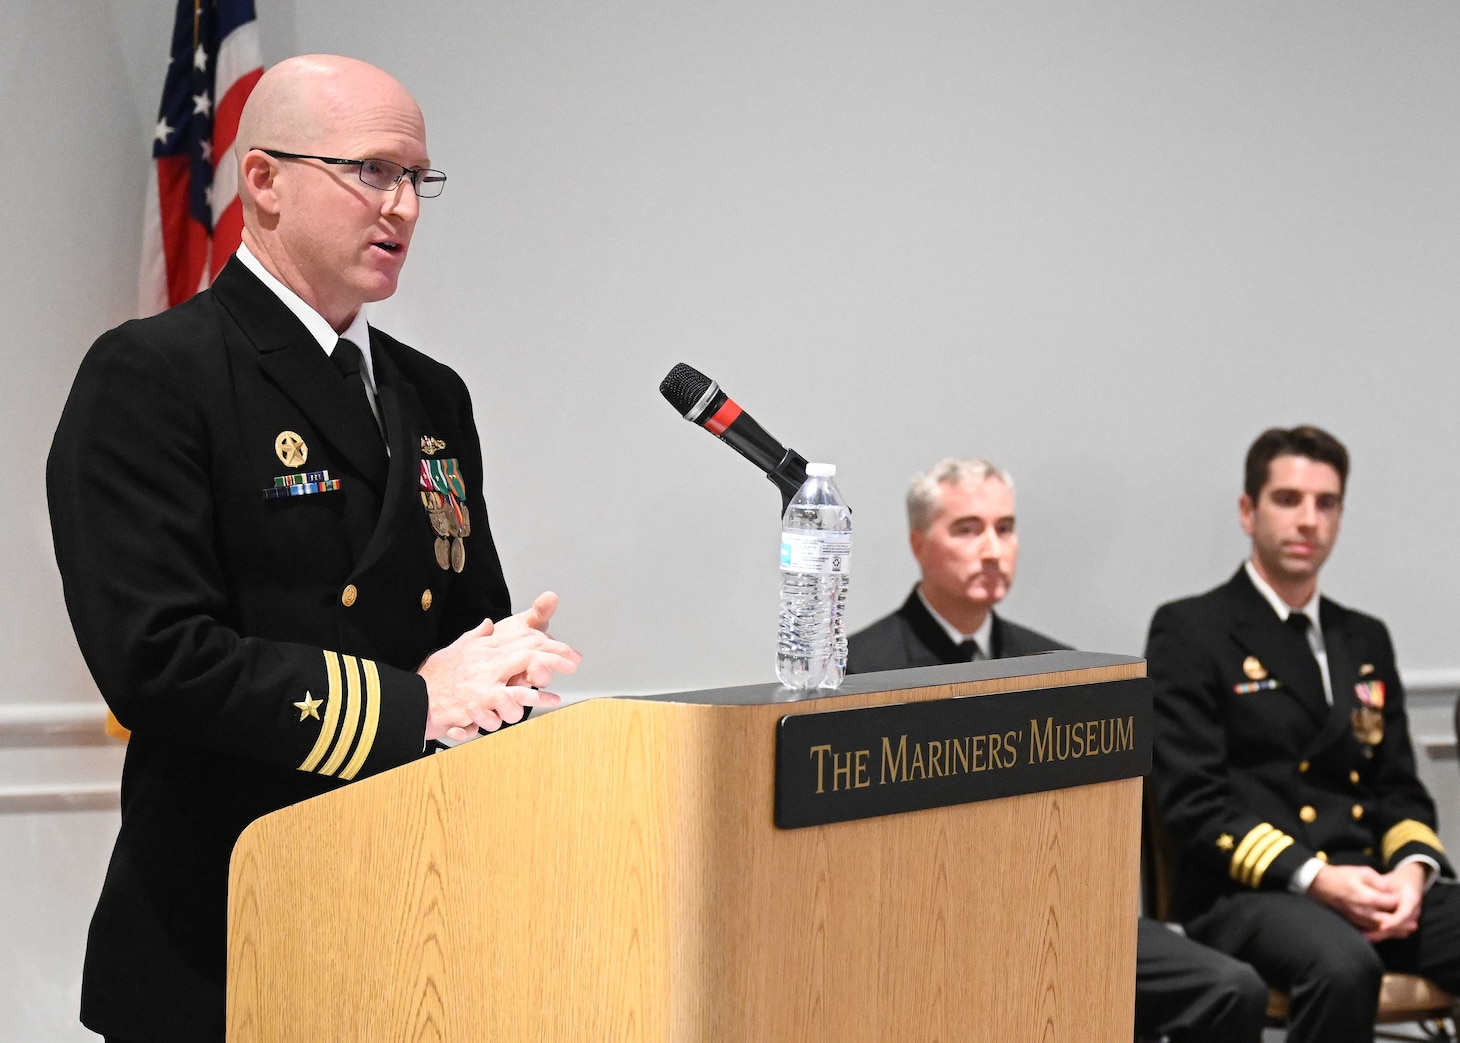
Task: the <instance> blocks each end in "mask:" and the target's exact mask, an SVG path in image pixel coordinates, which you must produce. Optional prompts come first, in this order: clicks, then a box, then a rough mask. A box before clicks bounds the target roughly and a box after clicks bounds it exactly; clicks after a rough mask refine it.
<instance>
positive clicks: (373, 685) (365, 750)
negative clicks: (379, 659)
mask: <svg viewBox="0 0 1460 1043" xmlns="http://www.w3.org/2000/svg"><path fill="white" fill-rule="evenodd" d="M360 665H361V666H362V667H364V669H365V726H364V728H362V729H361V731H360V744H359V745H358V746H356V747H355V754H354V756H352V757H351V758H350V763H349V764H346V765H345V770H344V771H342V772H340V778H342V779H353V778H354V777H355V773H356V772H358V771H359V770H360V768H361V766H362V765H363V764H364V763H365V758H366V757H368V756H370V748H371V747H372V746H374V745H375V730H376V729H377V728H378V727H379V726H380V671H378V670H376V669H375V663H374V662H373V661H371V660H369V659H362V660H360Z"/></svg>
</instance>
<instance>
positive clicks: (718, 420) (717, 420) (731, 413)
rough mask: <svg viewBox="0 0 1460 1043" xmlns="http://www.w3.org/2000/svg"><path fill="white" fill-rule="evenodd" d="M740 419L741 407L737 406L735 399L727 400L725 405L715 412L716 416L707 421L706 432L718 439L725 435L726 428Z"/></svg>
mask: <svg viewBox="0 0 1460 1043" xmlns="http://www.w3.org/2000/svg"><path fill="white" fill-rule="evenodd" d="M738 419H740V407H739V406H737V405H736V404H735V400H734V399H733V398H726V399H725V404H724V405H723V406H721V407H720V408H719V409H717V410H715V415H714V416H712V417H710V419H708V420H706V421H705V430H706V431H708V432H710V434H712V435H715V436H717V437H718V436H719V435H723V434H724V433H725V428H727V427H729V426H730V425H731V424H733V423H735V421H736V420H738Z"/></svg>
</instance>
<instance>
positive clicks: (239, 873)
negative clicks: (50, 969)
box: [228, 652, 1150, 1043]
mask: <svg viewBox="0 0 1460 1043" xmlns="http://www.w3.org/2000/svg"><path fill="white" fill-rule="evenodd" d="M1144 676H1145V663H1144V661H1142V660H1140V659H1131V658H1126V657H1122V656H1113V655H1097V654H1087V653H1076V652H1060V653H1051V654H1047V655H1042V656H1031V657H1026V658H1021V659H1010V660H997V661H993V662H983V663H976V664H969V665H967V666H954V667H935V668H929V669H924V670H910V671H901V672H897V673H886V674H867V675H860V676H854V677H851V678H848V680H847V682H846V684H845V685H844V686H843V688H842V689H840V690H838V691H837V692H835V693H813V696H812V697H811V698H803V699H799V700H796V701H787V700H788V698H789V693H788V692H787V691H786V690H785V689H780V688H779V687H777V686H775V685H759V686H752V687H747V688H732V689H722V690H718V691H710V692H697V693H690V694H685V695H677V696H654V697H646V698H640V699H623V698H613V699H596V700H589V701H585V702H581V703H577V704H574V705H570V706H566V707H564V708H562V709H560V710H557V711H555V712H552V713H548V714H544V715H541V716H540V717H534V718H533V719H532V720H529V721H528V722H526V723H524V724H522V725H520V726H518V727H515V728H511V729H509V730H507V731H505V732H503V733H501V734H499V735H495V736H491V737H488V738H485V739H482V740H479V741H477V742H474V743H469V744H467V745H465V746H463V747H461V748H458V749H455V750H452V751H449V752H446V753H441V754H438V755H436V756H434V757H429V758H426V759H424V760H421V761H418V762H415V763H413V764H409V765H406V766H404V767H401V768H398V769H395V770H393V771H388V772H385V773H383V774H380V775H377V776H375V777H373V778H369V779H365V780H362V781H360V782H358V783H355V784H353V785H350V786H347V787H344V788H343V789H340V790H338V791H336V792H334V793H330V794H328V795H326V796H323V797H319V798H316V799H314V800H309V801H306V802H304V803H302V804H298V805H295V806H294V807H290V808H286V809H284V810H282V811H278V812H276V813H274V814H271V815H268V816H266V817H264V818H262V819H260V820H259V821H257V822H255V823H254V824H253V825H252V826H250V827H249V828H248V829H247V830H246V831H245V832H244V834H243V836H242V837H241V838H240V839H239V842H238V845H237V847H236V848H235V849H234V852H233V861H232V870H231V880H230V887H229V912H228V917H229V929H228V1039H229V1041H230V1043H245V1041H247V1043H286V1041H294V1040H298V1041H309V1043H319V1041H340V1043H345V1041H348V1043H364V1041H369V1043H384V1041H397V1040H399V1041H411V1043H434V1041H450V1043H456V1041H473V1043H474V1041H482V1040H500V1041H512V1043H526V1041H540V1040H551V1041H559V1040H561V1041H572V1043H579V1041H601V1040H613V1041H625V1043H628V1041H654V1043H658V1041H666V1043H668V1041H674V1043H691V1041H694V1043H700V1041H704V1043H710V1041H715V1043H722V1041H746V1043H750V1041H756V1043H760V1041H766V1043H820V1041H826V1043H832V1041H836V1043H846V1041H867V1043H887V1041H899V1043H900V1041H914V1040H916V1041H933V1040H939V1041H958V1040H989V1041H994V1043H1013V1041H1024V1040H1029V1041H1035V1040H1039V1041H1063V1040H1068V1041H1071V1043H1073V1041H1076V1040H1078V1041H1081V1043H1084V1041H1110V1043H1115V1041H1120V1043H1129V1040H1130V1039H1131V1033H1132V1023H1133V1010H1134V981H1135V938H1136V916H1137V908H1138V862H1139V834H1140V804H1141V778H1140V777H1139V775H1140V774H1141V773H1142V772H1144V771H1145V770H1146V767H1145V765H1148V764H1149V757H1150V696H1149V690H1148V689H1147V688H1145V687H1144V686H1145V682H1144V681H1137V682H1134V683H1133V684H1132V682H1131V680H1130V679H1135V678H1143V677H1144ZM1122 682H1124V688H1125V689H1126V690H1130V689H1132V687H1134V688H1136V689H1138V690H1139V692H1140V693H1141V694H1143V696H1144V705H1143V706H1141V707H1139V708H1138V709H1137V710H1136V711H1134V712H1133V713H1132V714H1131V715H1130V717H1129V719H1126V718H1122V721H1121V722H1120V726H1121V728H1122V729H1127V728H1132V727H1133V730H1134V738H1135V743H1136V745H1137V746H1138V747H1140V749H1137V750H1136V751H1135V754H1134V755H1135V756H1136V758H1137V759H1138V760H1139V759H1140V758H1141V757H1143V758H1144V760H1143V761H1141V764H1142V766H1141V767H1139V768H1138V769H1137V770H1135V771H1134V773H1132V771H1131V769H1130V768H1129V767H1127V768H1125V769H1122V770H1121V772H1117V774H1122V775H1123V776H1124V777H1120V778H1114V779H1112V780H1111V781H1103V782H1093V783H1085V784H1079V785H1068V784H1066V783H1067V781H1068V779H1067V778H1066V783H1059V785H1060V788H1044V783H1045V780H1047V778H1048V779H1053V778H1054V776H1053V774H1051V773H1052V772H1053V769H1055V768H1060V769H1061V770H1064V769H1070V770H1074V769H1075V768H1077V767H1079V768H1080V770H1086V769H1085V767H1083V766H1078V765H1076V764H1075V760H1076V759H1077V758H1075V757H1073V755H1072V753H1071V750H1072V747H1070V745H1069V743H1068V742H1067V743H1066V746H1065V752H1066V754H1067V755H1068V756H1069V761H1068V763H1066V762H1065V761H1064V760H1060V761H1059V762H1058V763H1057V762H1056V756H1057V750H1056V747H1055V745H1054V740H1055V739H1056V738H1057V737H1058V736H1059V735H1061V734H1063V735H1065V736H1066V738H1067V739H1068V737H1069V735H1070V732H1069V728H1070V727H1074V728H1075V729H1077V730H1080V732H1081V736H1082V740H1083V741H1084V742H1086V743H1087V744H1088V746H1087V747H1086V748H1087V749H1090V750H1092V751H1093V752H1092V754H1091V756H1090V757H1089V758H1087V759H1086V763H1087V765H1095V766H1096V767H1098V766H1099V765H1097V764H1096V762H1097V761H1100V758H1099V757H1096V756H1094V754H1095V753H1099V752H1100V750H1099V748H1098V745H1099V743H1098V740H1097V739H1096V738H1094V736H1095V734H1096V732H1095V730H1094V729H1093V725H1094V724H1095V719H1096V718H1100V717H1102V714H1104V709H1103V707H1102V691H1103V690H1105V691H1114V690H1115V689H1116V688H1117V687H1120V686H1121V683H1122ZM1072 686H1073V687H1072ZM1055 689H1061V690H1063V691H1066V692H1069V693H1073V694H1071V695H1070V696H1069V697H1068V698H1067V699H1066V703H1065V704H1064V705H1065V707H1066V708H1065V709H1063V710H1061V711H1060V713H1062V714H1064V716H1063V717H1058V715H1051V716H1050V717H1049V718H1047V719H1045V718H1041V719H1040V720H1034V719H1031V720H1030V721H1029V728H1028V729H1027V730H1029V731H1031V732H1032V733H1033V734H1032V736H1030V737H1024V731H1025V730H1026V729H1023V726H1022V725H1020V726H1019V727H1020V728H1021V731H1020V732H1019V733H1018V734H1019V735H1020V736H1021V738H1020V740H1019V741H1020V742H1021V743H1023V744H1024V745H1025V746H1027V748H1028V749H1027V756H1028V759H1029V761H1030V763H1029V764H1028V765H1024V764H1022V763H1021V764H1019V765H1018V766H1017V767H1018V770H1017V771H1008V772H985V773H984V775H985V776H987V778H984V777H977V778H976V777H975V775H976V773H975V772H973V771H971V770H970V769H969V768H968V758H967V756H966V749H967V746H966V744H965V747H964V752H965V756H963V757H962V758H960V759H961V761H962V762H963V768H964V774H966V775H967V778H966V779H960V778H948V779H939V780H936V781H938V782H939V783H940V784H941V783H947V784H954V783H957V784H961V785H962V784H973V783H978V784H979V785H984V784H986V783H988V782H998V783H999V784H1004V782H1003V780H1006V779H1010V778H1013V777H1014V776H1015V775H1020V777H1023V778H1026V780H1033V781H1032V782H1030V781H1025V782H1024V783H1022V785H1024V786H1025V787H1026V788H1029V787H1031V786H1032V787H1035V788H1034V790H1033V791H1031V792H1025V793H1023V794H1022V795H1017V796H1006V797H999V798H997V799H979V800H975V801H974V802H972V803H960V804H956V805H952V806H938V807H930V808H926V809H924V810H916V811H908V812H903V813H892V814H878V815H876V817H866V818H854V819H852V820H849V821H839V822H835V823H832V824H827V825H811V826H806V827H803V828H789V829H788V828H779V827H778V826H777V825H776V819H775V816H776V814H777V813H778V807H777V800H778V799H781V800H785V799H787V795H786V794H785V793H782V794H780V796H779V798H778V794H777V787H778V785H781V786H783V787H784V786H785V785H786V784H785V782H784V781H782V782H779V783H778V774H777V772H778V764H781V763H782V762H783V761H784V763H786V764H790V765H791V766H792V767H793V768H794V767H795V766H796V765H801V764H803V762H805V763H811V764H812V765H813V766H815V763H816V761H815V759H814V756H813V759H812V760H811V761H807V758H806V756H805V754H804V752H803V751H800V750H795V749H792V750H789V751H787V750H782V751H781V752H780V753H779V754H778V741H780V742H781V745H782V746H785V745H786V742H787V740H778V736H779V735H781V734H782V729H783V727H784V726H783V724H782V719H783V718H785V717H786V715H802V714H819V715H822V716H820V717H817V718H813V719H810V720H807V721H795V722H792V723H798V724H802V725H807V724H809V725H813V726H815V725H818V724H819V723H820V722H822V721H823V720H825V721H828V722H830V721H843V720H847V721H855V720H858V719H860V718H859V717H857V716H856V715H855V714H842V713H840V712H839V711H863V710H866V709H870V708H882V710H880V711H878V712H881V713H882V714H883V716H884V717H886V716H888V715H892V716H893V717H894V718H895V717H896V715H897V714H899V713H901V712H903V710H914V709H915V710H918V711H925V712H931V711H934V710H937V711H939V712H942V710H943V709H945V708H951V709H953V710H956V711H957V712H958V713H961V714H963V715H964V719H965V721H967V720H970V719H972V720H977V719H979V715H980V714H982V713H983V712H984V710H985V708H987V709H988V711H989V712H990V713H992V712H993V711H994V710H995V709H997V708H998V707H1000V706H1002V707H1003V708H1004V711H1005V712H1006V716H1007V712H1015V713H1018V712H1019V709H1018V708H1019V706H1020V705H1033V702H1032V700H1033V698H1034V697H1036V696H1042V695H1047V694H1049V693H1050V692H1051V691H1053V690H1055ZM1003 693H1013V694H1009V695H1005V694H1003ZM1055 694H1057V695H1058V694H1059V693H1055ZM964 696H977V697H984V698H974V699H963V698H954V697H964ZM1020 700H1026V701H1027V702H1024V703H1021V702H1020ZM928 702H937V703H939V704H940V705H939V706H938V707H923V706H919V705H916V704H922V703H928ZM1011 708H1012V710H1011ZM970 714H972V715H973V716H972V718H970V717H969V715H970ZM863 716H865V714H864V715H863ZM1066 718H1068V719H1070V720H1075V721H1076V722H1077V723H1076V724H1074V725H1073V726H1070V725H1067V724H1062V723H1060V722H1061V721H1064V720H1065V719H1066ZM1085 718H1088V719H1089V720H1090V725H1091V726H1090V727H1086V726H1085V725H1084V724H1082V723H1078V722H1080V721H1083V720H1084V719H1085ZM1041 721H1042V722H1043V723H1041ZM1013 727H1014V725H1009V728H1010V729H1012V728H1013ZM895 728H896V725H894V730H895ZM1061 728H1065V729H1066V730H1065V731H1063V732H1061V731H1059V729H1061ZM1041 729H1042V734H1041ZM964 730H967V729H964ZM993 730H994V732H995V733H997V727H995V728H994V729H993ZM903 734H904V736H905V735H906V731H905V730H904V733H903ZM1014 734H1015V733H1014V732H1013V731H1012V730H1010V731H1009V732H1007V733H1006V735H1007V736H1008V740H1007V741H1006V742H1005V744H1004V746H1005V747H1009V748H1013V747H1014V746H1015V740H1014V738H1013V736H1014ZM976 738H977V736H975V739H976ZM1128 738H1130V736H1129V735H1126V734H1124V732H1122V738H1121V741H1122V742H1124V741H1125V740H1126V739H1128ZM896 741H897V737H896V735H893V736H892V738H891V739H890V740H889V743H888V745H887V746H886V747H884V748H883V749H882V750H881V753H882V754H883V755H884V760H885V759H886V757H885V755H886V754H887V753H888V751H889V750H892V751H893V752H896V750H895V748H894V747H893V745H892V743H894V742H896ZM917 741H918V740H917V739H916V737H915V738H914V740H913V742H914V744H916V742H917ZM927 748H928V750H929V751H930V757H931V745H929V746H928V747H927ZM941 749H942V750H943V751H944V752H945V753H946V754H947V766H948V767H950V768H956V767H957V764H956V763H955V760H954V757H953V750H952V747H949V746H947V745H946V744H945V745H944V746H943V747H941ZM973 749H974V753H975V757H974V761H973V763H974V764H975V765H976V764H978V763H980V762H979V761H978V759H977V754H978V750H979V746H978V744H977V742H976V741H975V744H974V746H973ZM913 752H914V753H918V752H919V748H915V749H914V750H913ZM984 752H985V753H987V752H988V751H987V749H986V748H985V751H984ZM1024 755H1025V753H1023V752H1020V751H1018V750H1017V749H1016V750H1015V753H1014V754H1012V755H1006V756H1016V757H1018V756H1024ZM919 756H921V754H920V753H919ZM778 757H779V758H780V759H779V760H778ZM873 759H874V761H875V757H874V758H873ZM1111 760H1112V758H1109V757H1107V758H1105V761H1107V762H1109V761H1111ZM827 763H828V764H829V763H830V762H827ZM913 763H914V762H913V761H912V760H911V754H909V753H908V752H907V749H906V747H904V748H903V750H902V760H901V763H900V765H899V764H897V763H894V764H893V766H892V769H893V777H892V778H891V782H892V783H897V784H898V785H887V783H888V782H889V779H888V776H887V771H888V769H887V766H886V764H883V766H882V768H881V772H882V779H881V782H882V783H883V785H882V786H881V792H883V793H888V792H893V791H897V792H900V793H906V794H910V795H914V796H915V795H917V794H920V793H925V792H926V791H927V790H928V788H929V786H931V785H932V783H933V781H934V780H932V779H931V778H930V779H929V782H928V785H920V783H921V782H922V781H923V780H921V779H919V778H918V777H917V772H916V771H915V770H914V771H910V770H909V765H910V764H913ZM916 763H917V764H921V763H922V762H921V760H919V761H918V762H916ZM1127 763H1130V759H1129V757H1127ZM991 766H993V767H998V765H991ZM1026 768H1027V770H1025V769H1026ZM1046 768H1048V769H1050V772H1045V769H1046ZM1107 770H1108V769H1107ZM899 772H900V774H899ZM924 772H925V774H931V772H930V770H929V766H928V765H924ZM1021 772H1022V774H1021ZM863 774H864V775H865V774H867V773H866V772H863ZM876 774H877V768H876V766H875V764H874V765H873V767H872V769H871V774H870V775H868V777H866V778H864V779H862V781H863V782H865V783H867V786H866V787H865V788H866V790H867V793H868V794H869V795H870V794H872V793H873V792H874V791H877V790H878V786H877V785H876V780H875V778H873V777H872V776H875V775H876ZM953 774H957V772H956V771H955V772H953ZM852 778H853V776H852V775H851V774H850V773H847V774H845V775H843V776H841V777H840V778H838V779H832V778H831V776H830V775H828V774H826V773H825V772H823V773H822V775H821V776H820V779H819V783H820V784H822V785H824V786H825V787H830V786H832V785H833V784H834V783H838V782H844V781H849V780H851V779H852ZM842 795H843V796H846V795H847V794H842ZM812 799H813V800H814V799H816V797H815V796H813V798H812Z"/></svg>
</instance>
